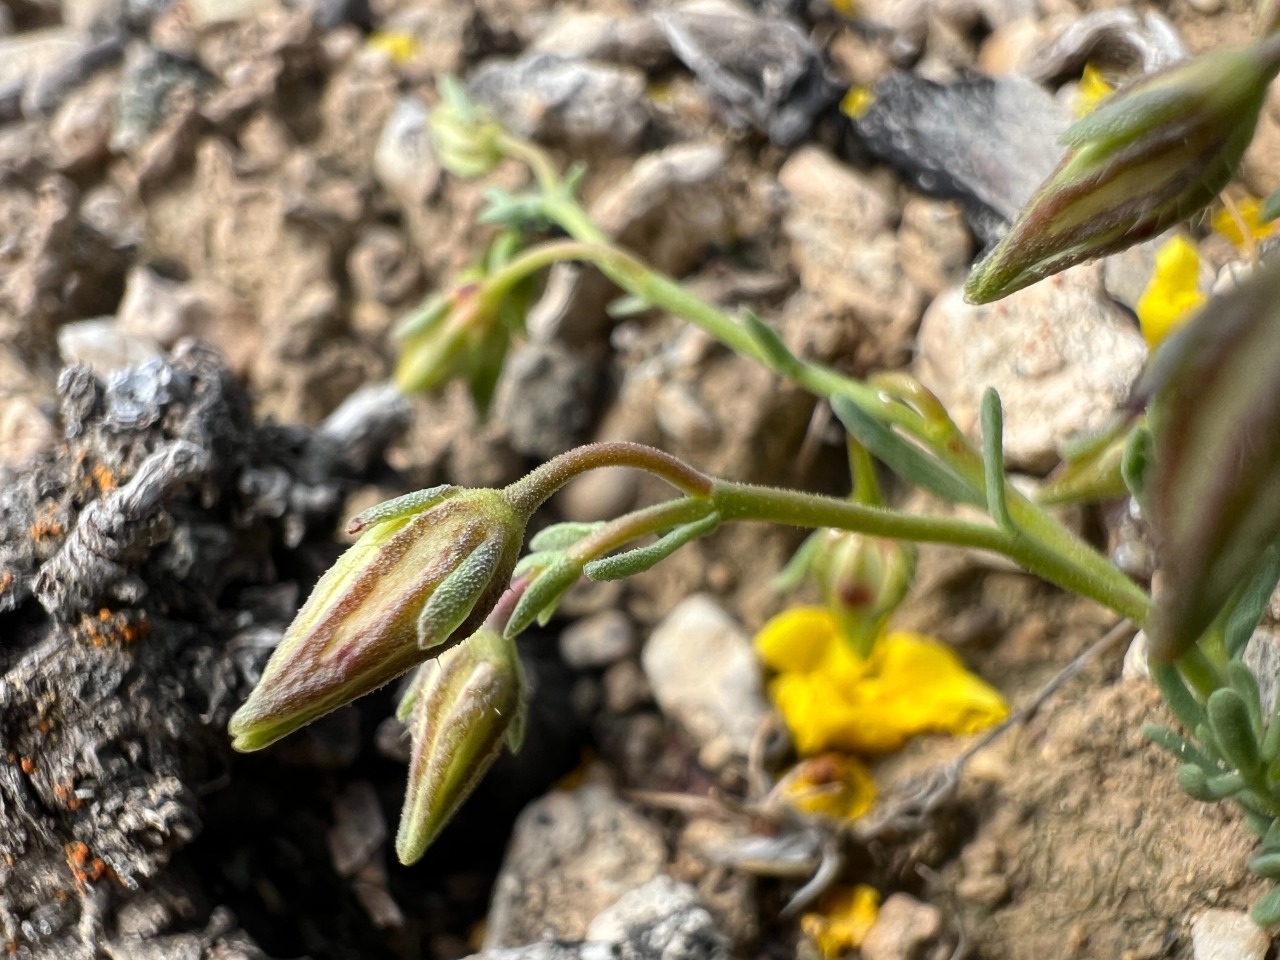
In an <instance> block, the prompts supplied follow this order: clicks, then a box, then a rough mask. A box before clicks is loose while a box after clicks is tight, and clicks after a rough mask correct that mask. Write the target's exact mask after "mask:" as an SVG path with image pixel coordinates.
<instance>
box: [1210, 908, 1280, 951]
mask: <svg viewBox="0 0 1280 960" xmlns="http://www.w3.org/2000/svg"><path fill="white" fill-rule="evenodd" d="M1270 946H1271V937H1270V936H1268V935H1267V932H1266V931H1265V930H1263V929H1261V928H1260V927H1259V926H1258V925H1257V924H1256V923H1254V922H1253V920H1251V919H1250V918H1249V915H1248V914H1247V913H1243V912H1237V911H1235V910H1217V909H1212V910H1206V911H1204V913H1202V914H1200V915H1199V916H1198V917H1196V918H1195V919H1194V920H1193V921H1191V955H1192V957H1194V958H1195V960H1263V957H1265V956H1266V955H1267V949H1268V948H1269V947H1270Z"/></svg>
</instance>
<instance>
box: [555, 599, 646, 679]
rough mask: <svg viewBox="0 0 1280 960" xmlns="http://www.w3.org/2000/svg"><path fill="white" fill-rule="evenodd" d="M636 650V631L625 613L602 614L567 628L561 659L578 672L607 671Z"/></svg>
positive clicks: (561, 639)
mask: <svg viewBox="0 0 1280 960" xmlns="http://www.w3.org/2000/svg"><path fill="white" fill-rule="evenodd" d="M635 649H636V628H635V624H633V623H632V622H631V618H630V617H628V616H627V615H626V614H625V613H623V612H622V611H621V610H602V611H600V612H599V613H596V614H592V615H591V616H589V617H583V618H582V619H581V620H578V621H577V622H576V623H572V624H570V625H569V626H567V627H565V628H564V630H563V631H562V632H561V633H560V656H562V657H563V658H564V662H565V663H567V664H568V665H569V666H571V667H574V668H575V669H578V670H591V669H594V668H596V667H607V666H609V664H611V663H616V662H617V661H619V660H621V659H623V658H624V657H628V656H630V655H631V654H632V653H634V652H635Z"/></svg>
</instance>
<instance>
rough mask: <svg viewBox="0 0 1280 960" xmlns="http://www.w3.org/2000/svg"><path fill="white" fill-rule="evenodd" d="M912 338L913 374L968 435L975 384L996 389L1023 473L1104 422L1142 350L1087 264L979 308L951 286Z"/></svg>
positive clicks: (1014, 460)
mask: <svg viewBox="0 0 1280 960" xmlns="http://www.w3.org/2000/svg"><path fill="white" fill-rule="evenodd" d="M917 345H918V351H919V352H918V354H917V357H916V363H915V372H916V375H917V376H919V377H920V379H921V381H922V382H923V383H924V384H925V386H927V387H928V388H929V389H930V390H932V391H933V392H934V393H936V394H937V395H938V398H939V399H940V400H941V401H942V402H943V404H944V405H945V406H946V408H947V409H948V410H949V411H950V412H951V415H952V417H954V418H955V421H956V423H958V424H959V425H960V427H961V429H963V430H965V431H966V432H968V433H970V435H972V436H976V435H977V429H978V427H977V423H978V412H979V406H980V404H981V401H982V393H983V391H984V390H986V388H987V387H995V388H996V390H997V391H999V393H1000V399H1001V401H1003V403H1004V450H1005V459H1006V460H1007V462H1008V463H1009V464H1010V465H1011V466H1014V467H1021V468H1026V469H1030V470H1043V469H1045V468H1047V467H1049V466H1052V464H1053V463H1054V462H1055V461H1056V459H1057V457H1058V450H1059V448H1060V447H1061V445H1062V444H1063V442H1064V441H1066V440H1068V439H1070V438H1071V437H1072V436H1075V435H1077V434H1081V433H1085V432H1087V431H1089V430H1097V429H1100V428H1101V427H1102V426H1104V425H1105V424H1106V423H1107V421H1108V419H1109V418H1110V417H1111V415H1112V414H1113V413H1115V412H1116V410H1118V409H1119V407H1120V405H1121V404H1123V403H1124V402H1125V400H1126V399H1127V398H1128V396H1129V391H1130V389H1131V387H1132V386H1133V383H1134V381H1135V380H1136V379H1137V376H1138V373H1139V372H1140V371H1141V369H1142V365H1143V363H1144V362H1145V360H1146V355H1147V349H1146V344H1145V343H1144V341H1143V339H1142V336H1141V334H1139V333H1138V330H1137V328H1136V326H1135V325H1134V323H1133V321H1132V320H1131V319H1130V318H1129V316H1128V315H1126V313H1125V312H1124V311H1123V310H1122V309H1121V308H1120V307H1118V306H1116V305H1115V304H1113V303H1112V302H1111V301H1110V300H1108V299H1107V297H1106V296H1105V295H1104V294H1103V292H1102V289H1101V286H1100V280H1099V267H1098V266H1097V265H1095V264H1090V265H1083V266H1079V267H1075V268H1073V269H1071V270H1068V271H1065V272H1064V273H1061V274H1058V275H1057V276H1056V277H1051V278H1050V279H1048V280H1046V281H1044V282H1043V283H1039V284H1036V285H1035V286H1032V287H1028V288H1027V289H1025V290H1020V291H1019V292H1017V293H1015V294H1013V295H1012V296H1010V297H1006V298H1005V299H1004V300H1001V301H999V302H998V303H993V304H989V305H986V306H974V305H972V304H967V303H965V302H964V298H963V296H962V294H961V291H960V290H959V289H952V290H949V291H947V292H945V293H943V294H941V295H940V296H939V297H938V298H937V299H936V300H934V302H933V304H932V305H931V306H930V307H929V309H928V311H927V312H926V313H925V317H924V320H923V321H922V322H921V324H920V333H919V336H918V340H917Z"/></svg>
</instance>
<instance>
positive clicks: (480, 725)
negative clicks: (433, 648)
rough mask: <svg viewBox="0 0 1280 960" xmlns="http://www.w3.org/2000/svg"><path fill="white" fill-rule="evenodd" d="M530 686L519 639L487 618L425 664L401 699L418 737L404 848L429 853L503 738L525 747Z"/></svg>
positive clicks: (399, 846)
mask: <svg viewBox="0 0 1280 960" xmlns="http://www.w3.org/2000/svg"><path fill="white" fill-rule="evenodd" d="M527 701H528V689H527V686H526V683H525V677H524V670H523V668H522V667H521V665H520V657H519V655H518V654H517V653H516V645H515V643H514V642H513V641H511V640H506V639H504V638H503V636H502V633H501V631H500V630H498V629H496V628H495V627H494V626H493V625H491V624H489V623H487V624H485V625H484V626H482V627H481V628H480V629H479V630H478V631H476V632H475V633H474V634H472V635H471V636H470V637H468V638H467V639H466V640H464V641H463V642H462V643H460V644H458V646H456V647H454V648H453V649H452V650H449V651H448V652H447V653H444V654H442V655H441V656H440V657H439V658H438V659H436V660H434V661H432V662H431V663H427V664H424V665H423V666H421V667H419V676H418V677H417V678H415V682H414V684H413V687H412V688H411V689H410V692H409V694H408V695H407V696H406V702H405V703H402V704H401V714H402V715H405V716H402V719H403V718H407V721H408V725H409V735H410V737H411V738H412V741H413V751H412V757H411V759H410V761H409V784H408V788H407V789H406V791H405V798H404V810H403V812H402V813H401V815H400V829H399V831H398V832H397V833H396V854H397V856H399V858H400V862H401V863H403V864H405V865H408V864H411V863H414V862H416V861H417V860H419V859H421V857H422V855H423V853H425V852H426V849H427V847H429V846H430V845H431V842H432V841H433V840H435V838H436V836H437V835H438V834H439V833H440V831H441V830H442V829H443V828H444V826H445V824H446V823H448V822H449V820H450V818H452V816H453V815H454V813H455V812H456V811H457V809H458V807H459V806H461V805H462V802H463V801H464V800H466V798H467V797H468V796H469V795H470V794H471V791H472V790H474V789H475V787H476V784H478V783H479V782H480V779H481V777H483V776H484V774H485V773H486V772H487V771H488V769H489V767H490V766H492V765H493V761H494V760H496V759H497V758H498V754H499V753H501V751H502V745H503V743H504V742H505V743H507V744H508V745H509V746H510V748H511V749H512V750H513V751H514V750H518V749H519V748H520V742H521V740H522V739H523V736H524V718H525V714H526V712H527Z"/></svg>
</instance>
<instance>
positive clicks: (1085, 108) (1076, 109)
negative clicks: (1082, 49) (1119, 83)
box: [1071, 63, 1115, 117]
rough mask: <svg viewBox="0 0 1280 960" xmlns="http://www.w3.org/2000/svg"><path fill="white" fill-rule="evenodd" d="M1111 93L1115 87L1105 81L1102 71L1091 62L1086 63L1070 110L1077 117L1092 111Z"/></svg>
mask: <svg viewBox="0 0 1280 960" xmlns="http://www.w3.org/2000/svg"><path fill="white" fill-rule="evenodd" d="M1113 93H1115V87H1113V86H1111V84H1109V83H1107V81H1106V79H1105V78H1104V77H1103V76H1102V72H1101V71H1100V70H1098V68H1097V67H1095V66H1094V65H1093V64H1092V63H1086V64H1085V65H1084V74H1083V75H1082V76H1081V77H1080V89H1079V90H1077V91H1076V100H1075V103H1073V104H1072V105H1071V110H1072V112H1073V113H1074V114H1075V115H1076V116H1077V117H1083V116H1085V115H1086V114H1090V113H1093V111H1094V109H1095V108H1096V107H1097V106H1098V104H1100V103H1101V102H1102V101H1103V100H1105V99H1107V97H1109V96H1111V94H1113Z"/></svg>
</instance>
